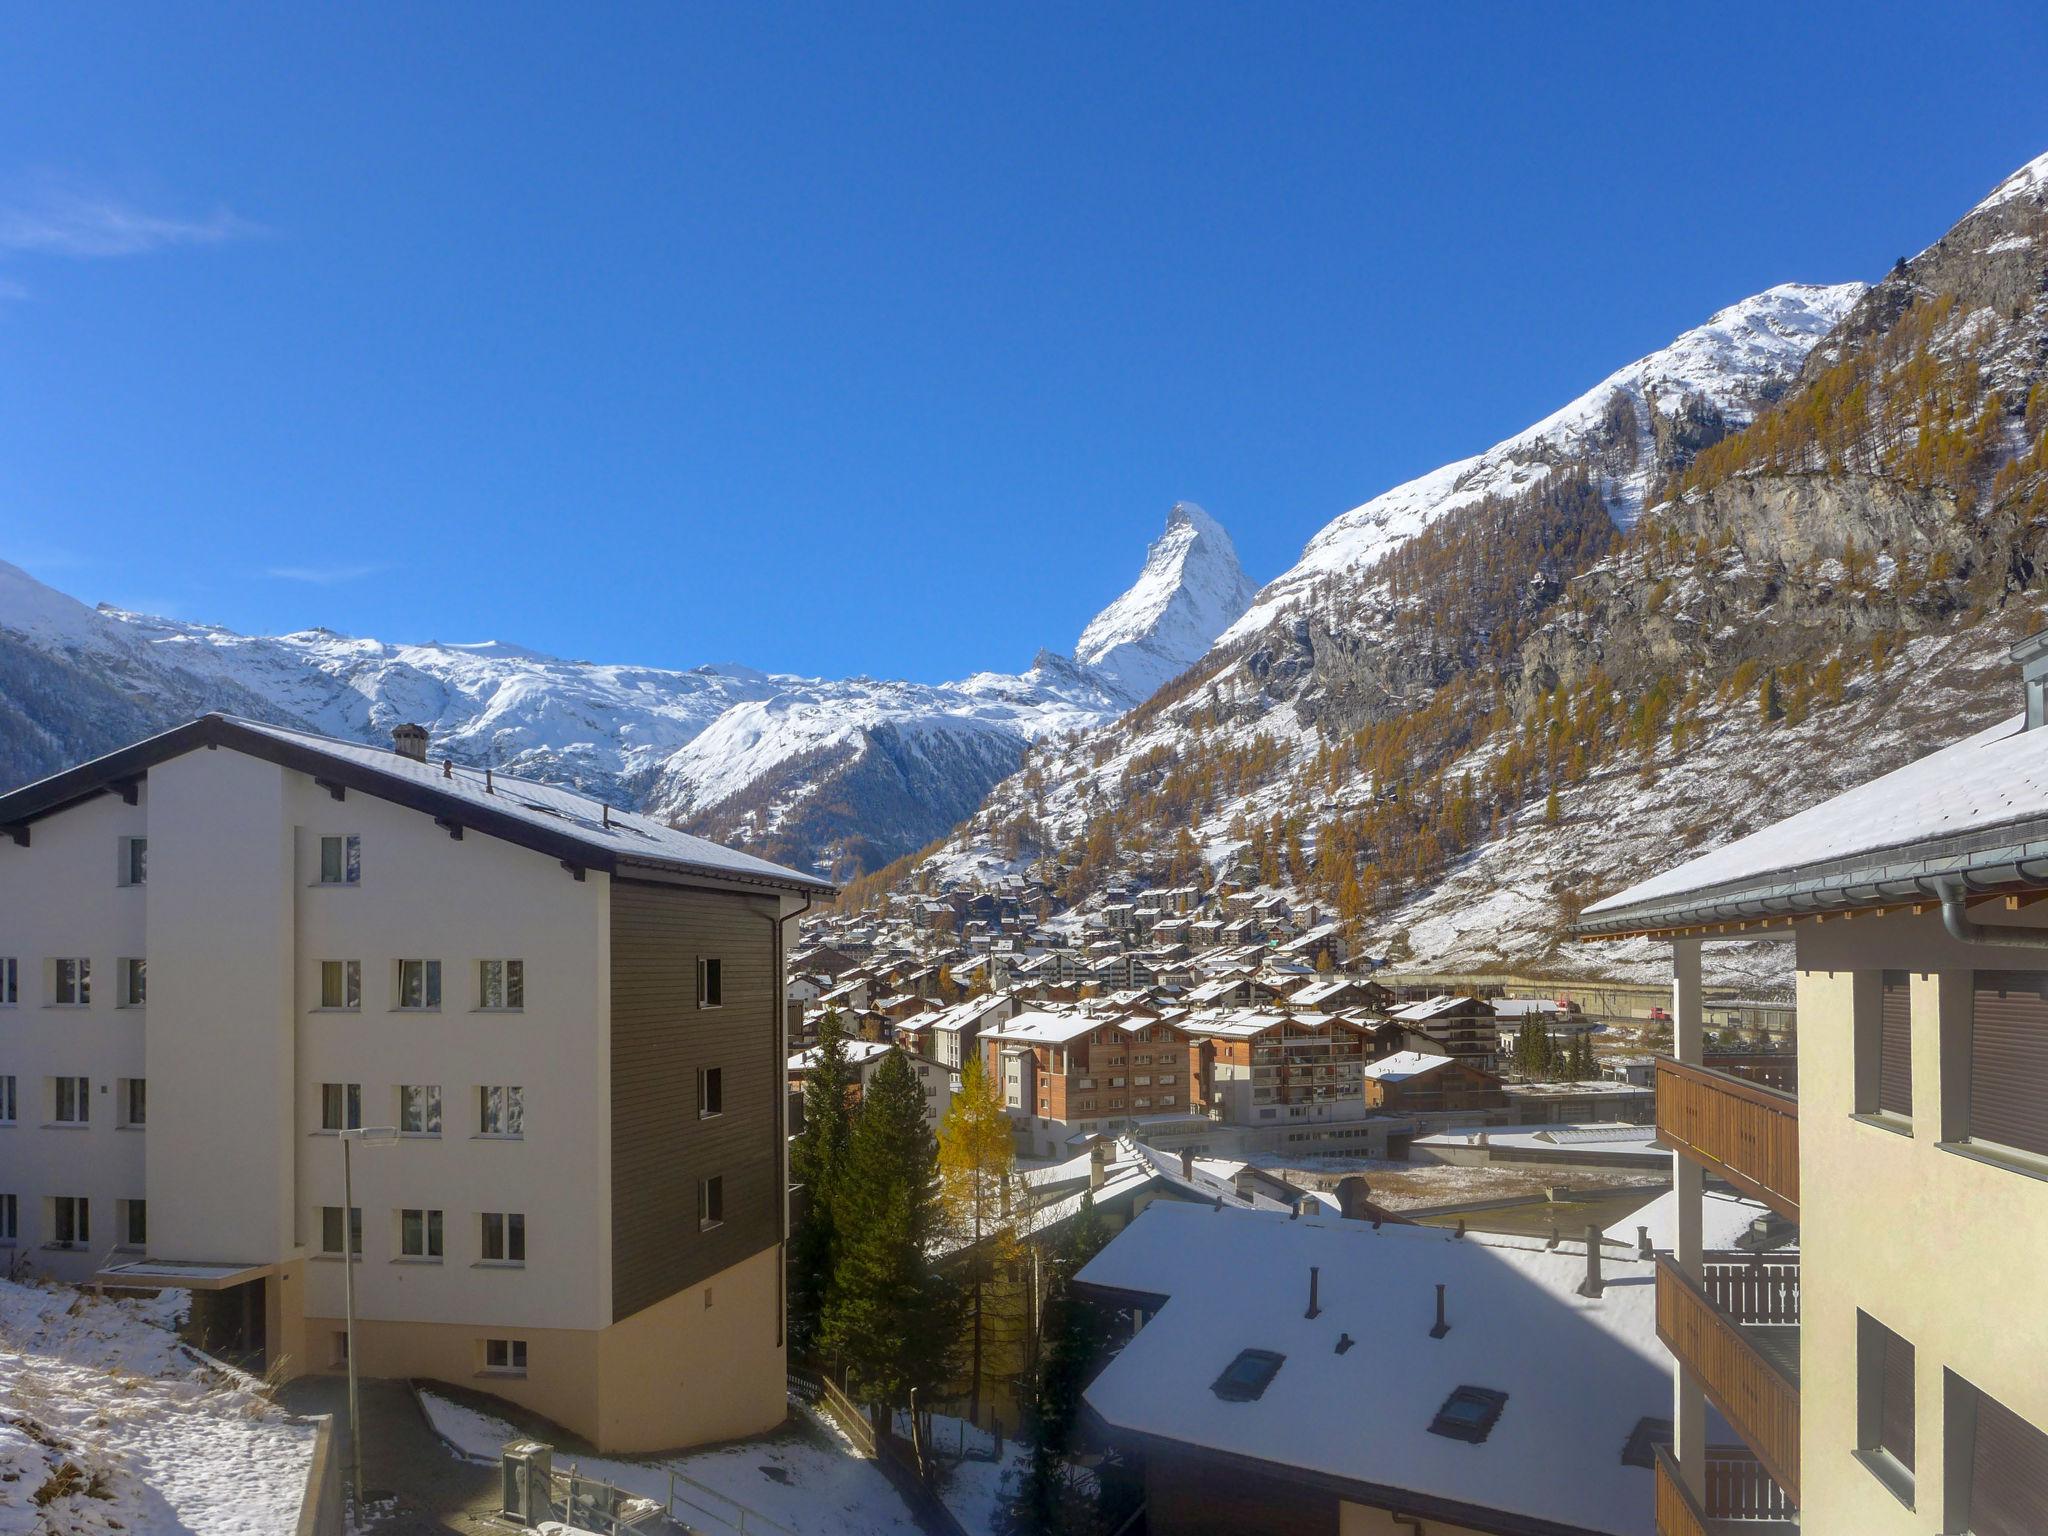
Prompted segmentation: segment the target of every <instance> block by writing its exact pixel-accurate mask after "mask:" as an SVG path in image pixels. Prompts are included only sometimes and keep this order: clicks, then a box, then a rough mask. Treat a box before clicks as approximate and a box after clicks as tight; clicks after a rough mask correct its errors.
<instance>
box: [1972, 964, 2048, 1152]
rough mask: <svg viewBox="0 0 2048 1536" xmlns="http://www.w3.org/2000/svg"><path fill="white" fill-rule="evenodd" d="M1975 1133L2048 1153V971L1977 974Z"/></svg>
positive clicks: (1976, 1136) (2002, 1143)
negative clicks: (2046, 972) (2047, 972)
mask: <svg viewBox="0 0 2048 1536" xmlns="http://www.w3.org/2000/svg"><path fill="white" fill-rule="evenodd" d="M1975 1002H1976V1009H1975V1017H1974V1019H1973V1021H1972V1025H1971V1029H1970V1120H1969V1125H1970V1138H1971V1140H1973V1141H1991V1142H1996V1143H1997V1144H1998V1145H2000V1146H2004V1147H2016V1148H2018V1149H2020V1150H2021V1151H2024V1152H2038V1153H2043V1154H2048V974H2044V973H2042V972H2038V971H1980V972H1978V973H1977V986H1976V998H1975Z"/></svg>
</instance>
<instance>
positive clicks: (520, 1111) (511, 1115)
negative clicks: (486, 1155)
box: [476, 1083, 526, 1141]
mask: <svg viewBox="0 0 2048 1536" xmlns="http://www.w3.org/2000/svg"><path fill="white" fill-rule="evenodd" d="M493 1094H497V1095H499V1097H498V1099H497V1100H496V1101H495V1104H494V1102H493V1100H492V1097H491V1096H492V1095H493ZM494 1108H495V1110H496V1114H495V1115H494V1114H493V1113H492V1111H493V1109H494ZM493 1119H495V1120H497V1122H498V1128H497V1129H495V1130H493V1129H492V1128H491V1121H492V1120H493ZM508 1125H510V1126H513V1127H514V1128H513V1129H510V1130H507V1129H506V1128H505V1127H506V1126H508ZM476 1133H477V1135H479V1136H487V1137H491V1138H493V1139H496V1140H500V1141H520V1140H523V1139H524V1138H525V1136H526V1089H525V1088H524V1087H523V1086H522V1085H520V1084H518V1083H484V1084H481V1085H479V1087H478V1088H477V1091H476Z"/></svg>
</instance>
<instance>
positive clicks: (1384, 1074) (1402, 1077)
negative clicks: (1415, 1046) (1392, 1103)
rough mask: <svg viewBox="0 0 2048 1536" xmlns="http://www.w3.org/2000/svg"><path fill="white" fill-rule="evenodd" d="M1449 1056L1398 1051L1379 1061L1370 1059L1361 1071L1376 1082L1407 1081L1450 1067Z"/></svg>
mask: <svg viewBox="0 0 2048 1536" xmlns="http://www.w3.org/2000/svg"><path fill="white" fill-rule="evenodd" d="M1450 1064H1451V1058H1450V1057H1448V1056H1431V1055H1428V1054H1425V1053H1424V1052H1422V1051H1396V1052H1394V1054H1393V1055H1391V1056H1382V1057H1381V1058H1380V1059H1379V1060H1378V1061H1369V1062H1367V1063H1366V1064H1365V1065H1364V1066H1363V1067H1360V1068H1359V1069H1358V1070H1359V1072H1360V1073H1361V1074H1362V1075H1364V1076H1366V1077H1369V1078H1372V1079H1374V1080H1375V1081H1376V1082H1382V1083H1405V1082H1407V1081H1408V1079H1409V1078H1411V1077H1422V1076H1424V1075H1425V1074H1427V1073H1430V1072H1434V1071H1436V1070H1437V1068H1439V1067H1448V1066H1449V1065H1450Z"/></svg>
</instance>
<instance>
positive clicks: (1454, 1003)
mask: <svg viewBox="0 0 2048 1536" xmlns="http://www.w3.org/2000/svg"><path fill="white" fill-rule="evenodd" d="M1491 1006H1492V1005H1491V1004H1490V1003H1486V1002H1482V1001H1481V1000H1480V999H1478V998H1475V997H1464V996H1461V995H1459V994H1457V993H1453V992H1444V993H1439V994H1438V995H1437V996H1435V997H1426V998H1424V999H1423V1000H1422V1001H1421V1002H1419V1003H1402V1004H1400V1005H1399V1006H1398V1007H1395V1008H1392V1009H1390V1010H1388V1011H1389V1012H1390V1013H1392V1015H1393V1016H1394V1017H1395V1018H1397V1019H1406V1020H1408V1021H1409V1022H1411V1023H1421V1022H1422V1021H1423V1020H1425V1019H1433V1018H1436V1017H1437V1016H1438V1015H1440V1014H1446V1013H1455V1012H1457V1011H1458V1010H1459V1009H1460V1008H1470V1007H1479V1008H1490V1007H1491Z"/></svg>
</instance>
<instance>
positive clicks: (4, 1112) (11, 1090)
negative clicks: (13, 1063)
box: [0, 1073, 20, 1125]
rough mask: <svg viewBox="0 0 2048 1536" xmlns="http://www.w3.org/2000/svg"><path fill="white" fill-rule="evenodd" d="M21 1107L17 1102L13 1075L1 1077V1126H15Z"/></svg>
mask: <svg viewBox="0 0 2048 1536" xmlns="http://www.w3.org/2000/svg"><path fill="white" fill-rule="evenodd" d="M19 1109H20V1105H19V1104H18V1103H17V1102H16V1100H15V1081H14V1076H13V1074H12V1073H10V1074H8V1075H7V1076H5V1077H0V1125H12V1124H14V1117H15V1114H16V1112H17V1111H18V1110H19Z"/></svg>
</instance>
